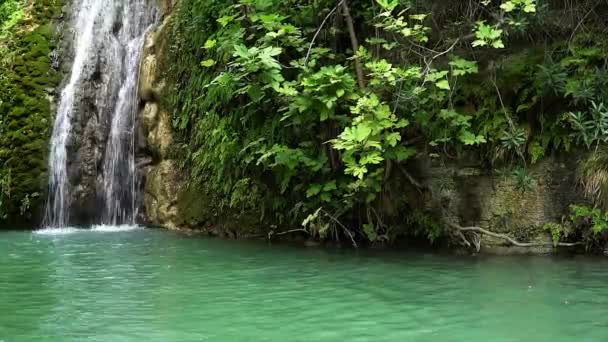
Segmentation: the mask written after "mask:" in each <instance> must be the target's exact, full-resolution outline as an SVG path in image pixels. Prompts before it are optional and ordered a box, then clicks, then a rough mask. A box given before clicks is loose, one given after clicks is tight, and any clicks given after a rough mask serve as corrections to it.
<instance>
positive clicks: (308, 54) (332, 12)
mask: <svg viewBox="0 0 608 342" xmlns="http://www.w3.org/2000/svg"><path fill="white" fill-rule="evenodd" d="M343 2H344V0H340V2H338V4H337V5H336V7H334V8H333V9H332V10H331V11H330V12H329V13H328V14H327V16H326V17H325V19H323V22H321V26H319V28H318V29H317V32H315V35H314V36H313V37H312V41H311V42H310V45H309V46H308V52H306V59H305V60H304V65H307V64H308V58H310V53H311V51H312V47H313V46H314V44H315V40H316V39H317V37H318V36H319V33H321V30H322V29H323V26H325V23H327V20H329V18H330V17H331V16H332V15H333V14H334V13H335V12H336V10H337V9H338V7H340V6H341V5H342V3H343Z"/></svg>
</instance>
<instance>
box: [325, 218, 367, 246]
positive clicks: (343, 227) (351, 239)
mask: <svg viewBox="0 0 608 342" xmlns="http://www.w3.org/2000/svg"><path fill="white" fill-rule="evenodd" d="M323 214H325V215H326V216H327V217H329V218H330V219H331V220H332V221H334V222H335V223H336V224H337V225H338V226H340V227H341V228H342V229H344V231H345V232H346V234H347V235H348V237H350V241H352V243H353V246H354V247H355V248H357V247H358V246H357V243H356V242H355V238H354V237H353V234H352V233H351V232H350V230H349V229H348V228H346V227H345V226H344V225H343V224H342V222H340V221H339V220H338V219H337V218H335V217H333V216H332V215H330V214H329V213H328V212H327V211H325V210H323Z"/></svg>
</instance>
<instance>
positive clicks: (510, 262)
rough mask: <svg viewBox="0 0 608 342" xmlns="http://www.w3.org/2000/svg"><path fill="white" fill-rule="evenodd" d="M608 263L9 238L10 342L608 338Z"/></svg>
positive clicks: (1, 284)
mask: <svg viewBox="0 0 608 342" xmlns="http://www.w3.org/2000/svg"><path fill="white" fill-rule="evenodd" d="M607 310H608V261H607V260H606V259H603V258H584V257H573V258H549V257H496V258H487V257H455V256H440V255H432V254H422V253H415V254H403V253H386V252H385V253H371V252H363V251H353V250H321V249H307V248H296V247H289V246H276V245H274V246H269V245H266V244H263V243H253V242H237V241H222V240H209V239H203V238H192V237H185V236H181V235H179V234H176V233H172V232H166V231H159V230H151V229H138V228H135V227H121V228H120V229H117V228H108V227H96V228H94V229H93V230H76V229H65V230H52V231H42V232H38V233H30V232H4V233H0V341H2V342H13V341H112V342H114V341H147V342H151V341H180V342H181V341H226V342H228V341H230V342H232V341H247V342H249V341H276V342H287V341H290V342H291V341H302V342H304V341H306V342H310V341H327V342H338V341H340V342H341V341H373V342H377V341H433V342H438V341H459V342H460V341H467V342H489V341H493V342H499V341H553V342H556V341H569V342H570V341H577V342H578V341H594V342H597V341H607V340H608V315H607V314H606V313H607V312H608V311H607Z"/></svg>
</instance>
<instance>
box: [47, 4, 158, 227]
mask: <svg viewBox="0 0 608 342" xmlns="http://www.w3.org/2000/svg"><path fill="white" fill-rule="evenodd" d="M85 3H88V2H87V1H83V2H82V3H77V2H73V3H72V4H71V6H72V8H71V9H70V10H69V12H71V13H70V15H69V16H68V17H69V19H68V22H67V23H66V25H65V27H64V31H65V34H64V35H65V38H64V49H63V51H62V54H63V57H62V60H65V63H63V66H62V69H63V71H64V73H65V79H64V81H63V85H62V87H61V89H66V86H67V85H68V84H70V83H72V85H73V89H74V91H73V92H72V93H71V96H73V98H72V97H69V95H68V94H64V92H65V91H62V94H61V96H60V99H61V100H62V101H63V102H62V103H67V104H68V106H64V108H63V112H64V113H65V112H68V113H69V114H68V115H67V116H68V117H69V124H70V128H69V130H68V132H69V135H68V139H67V141H66V142H65V160H66V162H65V163H63V165H65V168H66V169H65V170H66V172H65V174H66V177H65V178H67V179H66V181H65V182H64V184H66V185H65V189H67V198H66V199H65V200H63V201H62V203H64V205H63V206H65V207H67V208H69V210H66V211H67V213H68V215H69V217H68V218H67V223H69V224H76V225H87V224H91V223H99V222H105V223H112V222H106V221H107V220H106V219H105V218H104V217H107V216H108V215H107V211H108V208H107V207H108V204H109V203H112V202H116V203H118V207H124V206H125V203H123V202H127V201H128V202H129V203H130V202H131V200H130V197H129V198H127V199H120V198H119V199H117V200H116V201H114V200H113V199H111V196H110V195H109V194H108V182H109V181H108V178H109V177H114V178H121V177H120V176H122V175H126V174H127V173H128V172H130V173H131V174H132V172H131V171H129V170H131V169H132V167H131V165H133V164H134V161H129V160H127V159H129V158H132V157H128V156H124V158H122V157H120V158H116V155H117V154H119V152H123V151H131V150H134V151H135V153H136V154H137V153H140V151H139V148H140V147H142V146H141V144H138V143H137V141H138V139H139V133H141V132H140V131H139V130H137V129H134V128H133V126H131V127H129V125H133V121H134V120H135V121H136V120H137V119H136V118H137V115H136V113H137V112H138V111H139V109H140V107H142V108H143V103H142V102H140V101H139V98H138V97H137V95H136V94H137V89H136V88H137V87H136V86H130V84H129V81H130V79H133V78H135V79H136V78H137V76H138V73H137V70H139V63H140V59H141V58H140V57H141V54H142V52H141V50H142V47H143V41H142V38H143V35H144V32H146V30H147V28H148V27H150V26H151V25H153V23H154V22H155V20H156V18H157V16H158V13H157V9H156V4H157V3H156V1H155V0H124V1H122V0H121V1H118V0H100V1H97V2H95V3H94V4H95V6H97V7H100V8H97V12H91V13H92V15H91V16H90V17H89V18H86V20H85V24H86V21H90V22H91V23H92V24H91V27H92V28H91V29H90V31H87V30H86V28H83V27H82V26H83V22H82V20H83V19H82V13H83V12H84V11H93V9H92V8H95V6H93V5H91V4H89V6H88V7H87V6H85V5H83V4H85ZM85 26H86V25H85ZM87 34H90V37H88V36H87V37H85V36H86V35H87ZM82 37H85V38H82ZM85 41H86V44H88V45H89V46H88V47H83V44H85V43H83V42H85ZM79 44H80V45H79ZM79 58H80V60H79ZM68 69H69V70H68ZM133 84H135V85H136V84H137V83H136V82H135V83H133ZM131 93H132V94H133V95H131ZM66 97H67V98H69V100H68V101H66V100H65V98H66ZM59 107H60V106H59ZM132 107H134V109H133V110H131V108H132ZM60 111H61V108H60V109H59V110H58V111H57V114H56V115H57V116H60V115H61V113H60ZM131 116H132V117H133V118H134V119H129V117H131ZM117 117H126V119H124V120H123V121H121V122H119V123H118V124H117V123H116V118H117ZM118 126H119V127H118ZM117 127H118V128H119V129H117ZM135 128H137V125H136V123H135ZM55 129H57V127H55ZM116 132H118V134H117V133H116ZM131 141H133V142H135V143H132V142H131ZM116 142H118V143H120V145H119V146H118V147H116V146H117V143H116ZM133 145H135V146H134V147H130V146H133ZM113 149H115V150H116V151H114V150H113ZM58 150H59V151H60V150H61V149H58ZM53 152H54V150H53ZM53 152H52V153H53ZM111 158H114V160H116V162H115V163H113V164H112V163H108V160H109V159H111ZM118 159H124V160H118ZM131 160H132V159H131ZM59 164H61V163H59ZM108 164H111V166H113V167H114V169H113V170H109V167H108ZM117 164H118V166H114V165H117ZM53 167H55V168H57V167H61V165H55V166H53V165H51V169H53ZM116 169H118V170H117V171H116ZM117 176H119V177H117ZM129 177H130V176H129ZM122 178H124V177H122ZM131 178H132V177H130V179H131ZM130 182H131V184H135V185H134V186H133V188H135V191H134V192H135V193H140V194H141V193H143V185H142V184H143V183H142V181H141V179H140V178H138V177H135V180H134V181H130ZM115 183H116V184H117V185H115V188H116V190H115V192H116V193H118V194H119V195H120V194H121V193H120V191H122V190H121V189H120V188H121V187H125V186H124V185H125V184H126V183H125V182H123V181H122V180H121V179H117V180H116V182H115ZM128 187H129V188H131V186H128ZM53 188H57V187H56V186H55V187H53V184H52V185H51V193H52V192H53ZM131 193H132V192H131ZM133 196H134V197H135V198H136V196H135V195H133ZM49 198H50V199H51V198H52V199H53V201H57V200H58V199H57V196H56V195H55V196H50V197H49ZM108 199H111V200H108ZM138 203H139V204H140V205H137V204H136V206H137V207H140V206H141V204H142V203H143V201H142V200H141V199H140V201H139V202H138ZM128 211H134V212H135V213H137V211H138V210H137V208H135V210H128ZM121 215H122V213H121V214H119V216H120V217H119V220H120V221H123V217H122V216H121ZM128 215H130V214H126V215H125V217H126V216H128ZM49 221H50V222H49V223H54V222H53V221H54V220H53V218H51V219H50V220H49Z"/></svg>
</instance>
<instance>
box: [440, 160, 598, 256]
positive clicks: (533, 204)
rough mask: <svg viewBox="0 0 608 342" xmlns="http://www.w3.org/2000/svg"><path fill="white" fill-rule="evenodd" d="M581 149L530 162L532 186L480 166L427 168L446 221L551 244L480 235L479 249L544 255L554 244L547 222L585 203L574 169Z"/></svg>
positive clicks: (498, 252)
mask: <svg viewBox="0 0 608 342" xmlns="http://www.w3.org/2000/svg"><path fill="white" fill-rule="evenodd" d="M582 157H583V154H582V153H576V152H574V153H572V154H571V155H563V156H560V157H551V158H546V159H544V160H542V161H540V162H539V163H537V164H536V165H533V166H531V167H530V170H529V172H530V175H531V177H533V179H534V181H535V182H534V185H533V186H531V187H530V188H528V189H526V188H523V187H522V184H518V182H517V180H516V179H515V178H514V177H511V176H501V175H496V174H492V173H489V172H488V171H487V170H484V169H483V168H482V167H481V166H479V167H462V165H457V164H456V165H447V166H441V167H434V168H431V169H430V172H429V174H430V177H429V179H430V183H431V185H432V187H433V188H435V189H440V191H438V197H440V201H441V203H442V204H443V205H444V207H443V209H444V213H445V217H444V219H446V220H447V221H448V222H452V223H455V224H458V225H461V226H477V227H481V228H484V229H486V230H490V231H492V232H496V233H502V234H507V235H509V236H511V237H513V238H515V239H516V240H519V241H522V242H530V241H543V242H546V243H547V244H548V245H549V247H534V248H519V247H512V246H509V245H508V244H505V240H503V239H498V238H493V237H490V236H487V235H484V236H483V237H482V251H483V252H486V253H497V254H519V253H532V254H544V253H549V252H551V251H552V250H553V249H552V248H551V247H550V245H551V237H550V236H549V234H548V233H547V232H546V231H545V230H544V228H543V226H544V225H545V224H546V223H559V222H561V220H562V217H563V215H565V214H567V213H568V212H569V209H568V207H569V205H570V204H575V203H585V202H586V200H585V198H584V196H583V195H582V193H581V192H580V191H578V186H577V180H576V169H577V165H578V163H579V159H580V158H582Z"/></svg>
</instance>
